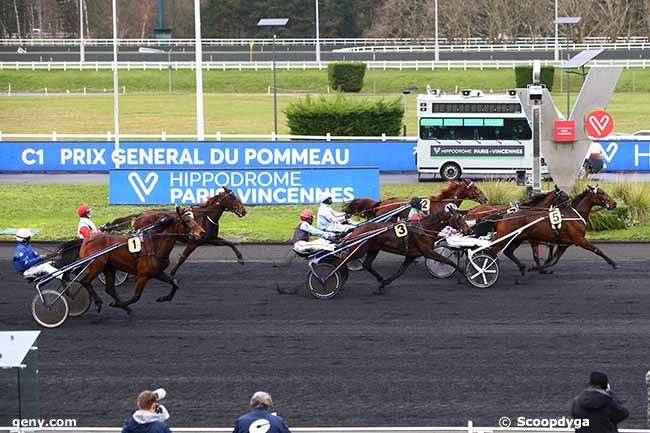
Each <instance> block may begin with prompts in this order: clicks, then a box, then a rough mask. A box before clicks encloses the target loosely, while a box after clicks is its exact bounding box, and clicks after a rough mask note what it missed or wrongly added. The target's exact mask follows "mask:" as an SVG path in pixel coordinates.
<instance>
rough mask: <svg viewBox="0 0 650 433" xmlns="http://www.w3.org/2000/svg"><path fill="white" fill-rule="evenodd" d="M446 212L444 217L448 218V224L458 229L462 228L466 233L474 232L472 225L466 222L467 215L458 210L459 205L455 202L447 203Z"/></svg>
mask: <svg viewBox="0 0 650 433" xmlns="http://www.w3.org/2000/svg"><path fill="white" fill-rule="evenodd" d="M444 212H445V216H444V217H443V218H446V220H447V224H448V225H450V226H451V227H453V228H455V229H456V230H460V231H461V232H462V233H463V234H464V235H466V234H469V233H471V232H472V229H471V228H470V226H469V225H467V222H465V217H464V216H463V214H462V213H460V212H459V211H458V207H457V206H456V205H455V204H453V203H449V204H448V205H446V206H445V210H444Z"/></svg>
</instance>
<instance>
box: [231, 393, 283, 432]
mask: <svg viewBox="0 0 650 433" xmlns="http://www.w3.org/2000/svg"><path fill="white" fill-rule="evenodd" d="M250 406H251V409H252V410H251V411H250V412H248V413H247V414H246V415H242V416H240V417H239V418H238V419H237V421H235V428H234V429H233V433H291V432H290V431H289V427H287V424H286V423H285V422H284V420H283V419H282V418H280V417H279V416H277V415H275V414H272V413H271V412H270V410H271V407H273V400H272V399H271V396H270V395H269V394H268V393H266V392H262V391H257V392H256V393H255V394H253V396H252V397H251V402H250Z"/></svg>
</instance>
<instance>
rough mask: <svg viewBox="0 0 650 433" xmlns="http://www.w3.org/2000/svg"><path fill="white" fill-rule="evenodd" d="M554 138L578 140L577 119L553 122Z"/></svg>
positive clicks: (556, 139)
mask: <svg viewBox="0 0 650 433" xmlns="http://www.w3.org/2000/svg"><path fill="white" fill-rule="evenodd" d="M553 140H555V141H576V121H575V120H556V121H555V123H554V124H553Z"/></svg>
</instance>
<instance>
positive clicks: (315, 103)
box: [284, 95, 404, 136]
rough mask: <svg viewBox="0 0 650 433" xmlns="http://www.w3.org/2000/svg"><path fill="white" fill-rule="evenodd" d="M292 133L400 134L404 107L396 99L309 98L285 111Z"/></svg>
mask: <svg viewBox="0 0 650 433" xmlns="http://www.w3.org/2000/svg"><path fill="white" fill-rule="evenodd" d="M284 112H285V114H286V115H287V126H288V127H289V130H290V131H291V134H292V135H326V134H327V133H330V134H331V135H338V136H380V135H381V134H386V135H388V136H397V135H400V132H401V130H402V118H403V117H404V108H403V106H402V103H401V99H399V98H398V99H395V100H392V101H385V100H383V99H380V100H357V99H354V100H353V99H348V98H345V97H343V96H341V95H337V96H336V97H334V98H326V97H323V96H321V97H319V98H311V97H309V96H308V97H306V98H304V99H300V100H298V101H297V102H294V103H292V104H291V105H289V107H288V108H287V109H286V110H284Z"/></svg>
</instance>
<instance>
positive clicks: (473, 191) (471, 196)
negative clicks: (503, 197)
mask: <svg viewBox="0 0 650 433" xmlns="http://www.w3.org/2000/svg"><path fill="white" fill-rule="evenodd" d="M456 182H457V185H458V189H457V190H456V197H457V198H459V199H463V200H465V199H467V200H474V201H476V202H479V203H480V204H487V202H488V199H487V197H486V196H485V194H483V191H481V189H480V188H479V187H478V186H477V185H476V184H475V183H474V182H473V181H471V180H470V179H463V180H459V181H456Z"/></svg>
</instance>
